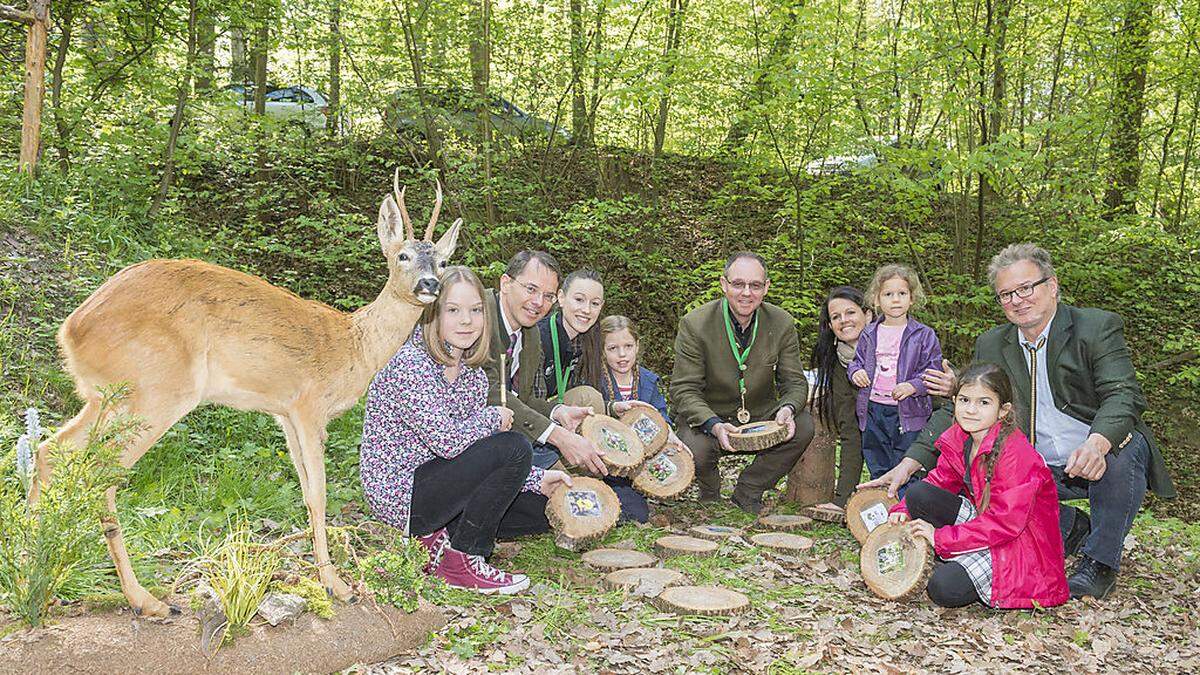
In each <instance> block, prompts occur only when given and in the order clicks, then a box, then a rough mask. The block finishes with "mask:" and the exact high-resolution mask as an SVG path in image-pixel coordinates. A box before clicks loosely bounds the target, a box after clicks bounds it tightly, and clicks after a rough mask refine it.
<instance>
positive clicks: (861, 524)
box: [846, 488, 897, 544]
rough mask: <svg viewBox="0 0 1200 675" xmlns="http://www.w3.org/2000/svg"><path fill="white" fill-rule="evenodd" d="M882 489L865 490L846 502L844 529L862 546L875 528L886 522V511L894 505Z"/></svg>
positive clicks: (894, 500) (853, 495) (893, 499)
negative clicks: (848, 529) (847, 529)
mask: <svg viewBox="0 0 1200 675" xmlns="http://www.w3.org/2000/svg"><path fill="white" fill-rule="evenodd" d="M896 501H897V500H896V499H895V498H893V497H889V496H888V493H887V490H885V489H883V488H867V489H865V490H859V491H857V492H855V493H854V494H852V495H850V501H848V502H846V527H848V528H850V534H853V535H854V538H855V539H857V540H858V543H860V544H862V543H864V542H866V541H867V535H868V534H871V531H872V530H874V529H875V528H876V527H879V526H880V525H882V524H883V523H886V522H887V519H888V509H890V508H892V507H893V506H895V505H896Z"/></svg>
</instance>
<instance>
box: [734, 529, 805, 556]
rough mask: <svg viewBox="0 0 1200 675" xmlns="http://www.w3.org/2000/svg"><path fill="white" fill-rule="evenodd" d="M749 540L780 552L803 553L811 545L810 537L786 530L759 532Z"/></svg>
mask: <svg viewBox="0 0 1200 675" xmlns="http://www.w3.org/2000/svg"><path fill="white" fill-rule="evenodd" d="M750 542H751V543H753V544H754V545H756V546H762V547H764V548H769V549H772V550H775V551H778V552H780V553H803V552H804V551H807V550H808V549H810V548H812V547H813V540H812V539H809V538H808V537H801V536H800V535H798V534H790V533H788V532H760V533H758V534H756V535H754V536H752V537H750Z"/></svg>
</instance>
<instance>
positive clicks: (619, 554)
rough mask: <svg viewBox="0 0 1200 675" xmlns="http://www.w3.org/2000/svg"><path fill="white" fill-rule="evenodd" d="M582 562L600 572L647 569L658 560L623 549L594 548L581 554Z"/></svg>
mask: <svg viewBox="0 0 1200 675" xmlns="http://www.w3.org/2000/svg"><path fill="white" fill-rule="evenodd" d="M583 562H585V563H587V564H589V565H591V566H592V567H595V568H597V569H601V570H607V571H611V570H622V569H625V568H628V567H649V566H651V565H655V564H658V558H655V557H654V556H652V555H650V554H649V553H644V552H642V551H631V550H629V549H623V548H596V549H592V550H590V551H587V552H585V553H584V554H583Z"/></svg>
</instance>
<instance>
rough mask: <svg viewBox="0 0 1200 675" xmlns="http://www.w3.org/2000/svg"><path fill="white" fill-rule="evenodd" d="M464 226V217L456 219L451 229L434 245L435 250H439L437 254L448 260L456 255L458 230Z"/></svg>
mask: <svg viewBox="0 0 1200 675" xmlns="http://www.w3.org/2000/svg"><path fill="white" fill-rule="evenodd" d="M461 227H462V218H459V219H457V220H455V221H454V224H453V225H451V226H450V229H448V230H446V233H445V234H443V235H442V238H441V239H438V243H436V244H434V245H433V250H434V251H436V252H437V256H438V257H439V258H441V259H442V260H448V259H449V258H450V256H452V255H454V249H455V248H457V247H458V231H459V229H460V228H461Z"/></svg>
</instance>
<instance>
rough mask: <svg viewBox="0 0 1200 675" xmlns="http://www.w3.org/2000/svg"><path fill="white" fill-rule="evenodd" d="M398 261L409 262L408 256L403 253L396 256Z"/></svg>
mask: <svg viewBox="0 0 1200 675" xmlns="http://www.w3.org/2000/svg"><path fill="white" fill-rule="evenodd" d="M396 260H399V261H400V262H406V261H407V260H408V254H407V253H401V254H400V255H398V256H396Z"/></svg>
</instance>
